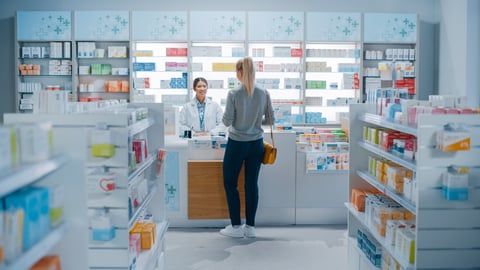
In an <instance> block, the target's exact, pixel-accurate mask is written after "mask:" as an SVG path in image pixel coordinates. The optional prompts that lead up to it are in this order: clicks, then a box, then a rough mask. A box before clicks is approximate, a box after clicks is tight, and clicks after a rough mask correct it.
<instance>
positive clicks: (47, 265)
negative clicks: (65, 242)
mask: <svg viewBox="0 0 480 270" xmlns="http://www.w3.org/2000/svg"><path fill="white" fill-rule="evenodd" d="M61 269H62V267H61V265H60V257H59V256H58V255H49V256H45V257H43V258H41V259H40V260H38V261H37V262H36V263H35V264H34V265H33V266H32V267H30V270H61Z"/></svg>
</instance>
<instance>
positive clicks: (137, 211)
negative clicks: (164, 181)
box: [128, 186, 158, 229]
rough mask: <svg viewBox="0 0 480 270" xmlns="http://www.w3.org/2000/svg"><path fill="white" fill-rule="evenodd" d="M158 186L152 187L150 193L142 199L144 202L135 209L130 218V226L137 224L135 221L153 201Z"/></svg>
mask: <svg viewBox="0 0 480 270" xmlns="http://www.w3.org/2000/svg"><path fill="white" fill-rule="evenodd" d="M157 191H158V188H157V187H156V186H154V187H152V188H151V190H150V193H148V195H147V197H145V199H144V200H143V201H142V203H141V204H140V205H139V206H138V207H137V209H135V211H134V212H133V214H132V217H131V218H130V220H129V222H128V228H129V229H131V228H132V226H133V224H135V221H136V220H137V218H138V217H139V216H140V214H141V213H142V212H143V210H145V208H146V207H147V206H148V205H149V204H150V201H152V199H153V196H155V194H156V193H157Z"/></svg>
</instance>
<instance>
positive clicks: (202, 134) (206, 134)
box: [195, 132, 210, 136]
mask: <svg viewBox="0 0 480 270" xmlns="http://www.w3.org/2000/svg"><path fill="white" fill-rule="evenodd" d="M195 136H210V132H195Z"/></svg>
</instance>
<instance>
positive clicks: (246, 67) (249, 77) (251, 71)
mask: <svg viewBox="0 0 480 270" xmlns="http://www.w3.org/2000/svg"><path fill="white" fill-rule="evenodd" d="M236 68H237V71H240V72H242V84H243V85H244V87H245V89H246V90H247V95H248V96H251V95H253V91H254V90H255V68H254V66H253V60H252V58H251V57H244V58H243V59H240V60H238V61H237V65H236Z"/></svg>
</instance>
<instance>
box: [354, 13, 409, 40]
mask: <svg viewBox="0 0 480 270" xmlns="http://www.w3.org/2000/svg"><path fill="white" fill-rule="evenodd" d="M363 26H364V30H363V40H364V42H404V43H409V42H411V43H415V42H416V41H417V28H418V22H417V14H413V13H407V14H405V13H366V14H364V17H363Z"/></svg>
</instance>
